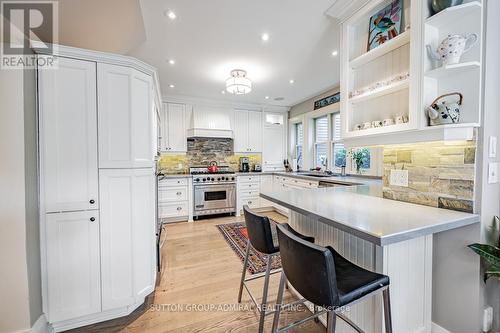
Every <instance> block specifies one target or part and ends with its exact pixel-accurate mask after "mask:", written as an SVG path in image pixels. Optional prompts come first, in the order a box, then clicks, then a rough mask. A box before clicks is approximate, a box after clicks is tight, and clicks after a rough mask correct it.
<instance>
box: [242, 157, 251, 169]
mask: <svg viewBox="0 0 500 333" xmlns="http://www.w3.org/2000/svg"><path fill="white" fill-rule="evenodd" d="M249 171H250V162H249V160H248V157H240V172H249Z"/></svg>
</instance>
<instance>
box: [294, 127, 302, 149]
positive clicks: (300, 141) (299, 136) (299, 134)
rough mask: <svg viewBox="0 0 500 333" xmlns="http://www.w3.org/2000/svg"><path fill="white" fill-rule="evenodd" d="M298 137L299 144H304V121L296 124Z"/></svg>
mask: <svg viewBox="0 0 500 333" xmlns="http://www.w3.org/2000/svg"><path fill="white" fill-rule="evenodd" d="M295 131H296V137H297V143H296V145H297V146H302V145H303V144H304V125H303V124H302V123H298V124H296V125H295Z"/></svg>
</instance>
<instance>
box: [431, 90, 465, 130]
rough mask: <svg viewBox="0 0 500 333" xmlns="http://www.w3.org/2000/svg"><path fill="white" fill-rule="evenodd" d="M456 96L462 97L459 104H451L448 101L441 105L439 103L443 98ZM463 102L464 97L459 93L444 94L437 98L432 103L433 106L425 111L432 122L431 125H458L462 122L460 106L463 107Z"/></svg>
mask: <svg viewBox="0 0 500 333" xmlns="http://www.w3.org/2000/svg"><path fill="white" fill-rule="evenodd" d="M454 95H457V96H459V97H460V99H459V100H458V102H453V103H449V102H446V101H442V102H441V103H439V100H440V99H442V98H443V97H447V96H454ZM462 101H463V96H462V94H461V93H459V92H453V93H449V94H444V95H441V96H439V97H437V98H436V99H435V100H434V101H433V102H432V103H431V105H430V106H428V107H427V108H426V109H425V110H426V112H427V116H428V117H429V120H430V125H431V126H436V125H446V124H456V123H458V122H459V121H460V106H461V105H462Z"/></svg>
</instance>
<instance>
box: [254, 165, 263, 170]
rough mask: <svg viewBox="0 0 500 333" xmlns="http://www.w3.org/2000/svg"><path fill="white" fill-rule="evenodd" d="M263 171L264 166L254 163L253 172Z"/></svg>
mask: <svg viewBox="0 0 500 333" xmlns="http://www.w3.org/2000/svg"><path fill="white" fill-rule="evenodd" d="M261 171H262V166H261V165H260V164H254V165H253V172H261Z"/></svg>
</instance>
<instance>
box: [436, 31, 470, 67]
mask: <svg viewBox="0 0 500 333" xmlns="http://www.w3.org/2000/svg"><path fill="white" fill-rule="evenodd" d="M477 38H478V37H477V35H476V34H466V35H448V37H446V38H445V39H444V40H443V41H442V42H441V44H439V46H438V48H437V51H436V50H434V49H432V47H431V46H430V45H427V52H428V53H429V56H430V57H431V58H432V59H434V60H440V61H442V62H443V65H453V64H457V63H458V62H459V61H460V57H461V56H462V54H464V53H465V52H467V51H469V50H470V49H471V47H472V46H473V45H474V44H476V42H477Z"/></svg>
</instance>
